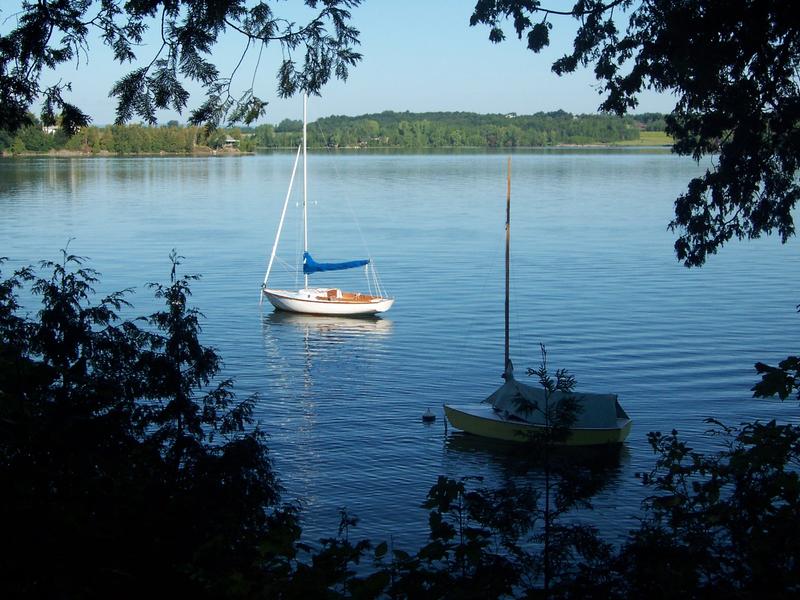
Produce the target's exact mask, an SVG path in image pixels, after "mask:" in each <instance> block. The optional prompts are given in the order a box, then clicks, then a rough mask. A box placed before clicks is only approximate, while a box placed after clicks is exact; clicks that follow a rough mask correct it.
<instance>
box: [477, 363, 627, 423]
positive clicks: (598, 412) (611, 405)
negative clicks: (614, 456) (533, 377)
mask: <svg viewBox="0 0 800 600" xmlns="http://www.w3.org/2000/svg"><path fill="white" fill-rule="evenodd" d="M566 396H567V395H566V394H564V393H563V392H555V393H553V395H552V396H550V400H549V402H550V405H551V406H553V405H554V403H558V402H560V401H561V400H562V399H563V398H564V397H566ZM568 396H573V397H574V398H575V399H576V400H577V402H578V406H579V407H580V408H579V411H578V414H577V419H576V421H575V423H574V424H573V426H572V427H573V428H588V429H595V428H598V429H611V428H615V427H617V416H618V414H619V416H620V417H627V415H625V411H623V410H622V407H620V406H619V403H618V402H617V395H616V394H593V393H580V392H573V393H571V394H569V395H568ZM520 398H522V399H524V401H525V402H520ZM484 402H488V403H490V404H491V405H492V406H493V407H494V408H495V410H497V411H498V412H500V413H501V414H502V415H503V416H505V417H509V416H511V417H515V418H517V419H519V420H521V421H524V422H526V423H531V424H534V425H545V419H544V411H545V402H546V398H545V391H544V389H543V388H535V387H531V386H529V385H525V384H524V383H520V382H519V381H517V380H516V379H514V376H513V374H511V373H508V372H507V374H506V382H505V383H504V384H503V385H502V386H500V387H499V388H498V389H497V391H495V392H494V393H493V394H492V395H491V396H489V397H488V398H486V400H484ZM526 406H527V407H528V408H530V409H531V410H527V411H526V410H525V407H526Z"/></svg>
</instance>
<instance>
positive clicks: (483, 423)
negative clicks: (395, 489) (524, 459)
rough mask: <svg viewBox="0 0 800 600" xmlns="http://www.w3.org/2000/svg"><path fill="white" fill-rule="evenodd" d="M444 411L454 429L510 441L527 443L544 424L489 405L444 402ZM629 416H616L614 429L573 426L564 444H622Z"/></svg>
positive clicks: (628, 430)
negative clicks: (502, 413)
mask: <svg viewBox="0 0 800 600" xmlns="http://www.w3.org/2000/svg"><path fill="white" fill-rule="evenodd" d="M444 414H445V416H446V417H447V420H448V421H449V422H450V424H451V425H452V426H453V427H454V428H455V429H459V430H461V431H463V432H465V433H469V434H472V435H478V436H481V437H486V438H492V439H496V440H505V441H509V442H525V441H527V440H528V439H529V438H530V434H532V433H541V432H542V430H543V429H544V428H543V427H542V426H541V425H532V424H528V423H522V422H520V421H517V420H510V419H505V418H503V417H502V416H500V415H499V414H497V413H496V412H495V411H494V410H493V409H492V407H491V406H490V405H488V404H470V405H448V404H445V405H444ZM632 424H633V422H632V421H631V420H630V419H627V418H624V419H617V426H616V427H614V428H597V429H592V428H573V429H572V430H571V433H570V436H569V437H568V438H567V440H566V441H565V442H563V445H566V446H600V445H605V444H621V443H622V442H624V441H625V439H626V438H627V437H628V434H629V433H630V432H631V426H632Z"/></svg>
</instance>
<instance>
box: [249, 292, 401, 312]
mask: <svg viewBox="0 0 800 600" xmlns="http://www.w3.org/2000/svg"><path fill="white" fill-rule="evenodd" d="M262 293H263V294H264V295H265V296H266V297H267V300H269V301H270V303H271V304H272V305H273V306H274V307H275V308H277V309H278V310H285V311H289V312H295V313H304V314H309V315H374V314H377V313H382V312H386V311H387V310H389V309H390V308H391V307H392V304H394V298H383V297H381V296H370V295H369V294H359V293H353V292H342V291H341V290H337V289H327V288H310V289H303V290H273V289H264V290H263V291H262Z"/></svg>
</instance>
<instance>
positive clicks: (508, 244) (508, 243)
mask: <svg viewBox="0 0 800 600" xmlns="http://www.w3.org/2000/svg"><path fill="white" fill-rule="evenodd" d="M510 253H511V157H510V156H509V157H508V176H507V179H506V337H505V363H504V365H503V369H504V372H505V370H507V369H508V360H509V356H508V355H509V351H508V346H509V342H508V329H509V327H508V321H509V300H508V297H509V288H510V286H509V267H510V263H511V257H510Z"/></svg>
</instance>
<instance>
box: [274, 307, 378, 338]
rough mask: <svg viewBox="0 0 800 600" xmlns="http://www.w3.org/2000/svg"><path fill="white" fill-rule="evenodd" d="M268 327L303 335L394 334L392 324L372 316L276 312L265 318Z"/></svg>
mask: <svg viewBox="0 0 800 600" xmlns="http://www.w3.org/2000/svg"><path fill="white" fill-rule="evenodd" d="M264 324H265V325H266V326H273V325H275V326H291V327H296V328H297V329H299V330H301V331H302V332H303V333H306V334H310V333H314V334H321V335H325V334H336V335H341V336H343V337H357V336H361V335H373V334H376V335H387V334H389V333H391V332H392V322H391V321H390V320H388V319H384V318H381V317H376V316H372V315H367V316H361V317H339V316H334V315H304V314H301V313H293V312H287V311H282V310H276V311H273V312H271V313H269V314H268V315H266V316H265V317H264Z"/></svg>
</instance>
